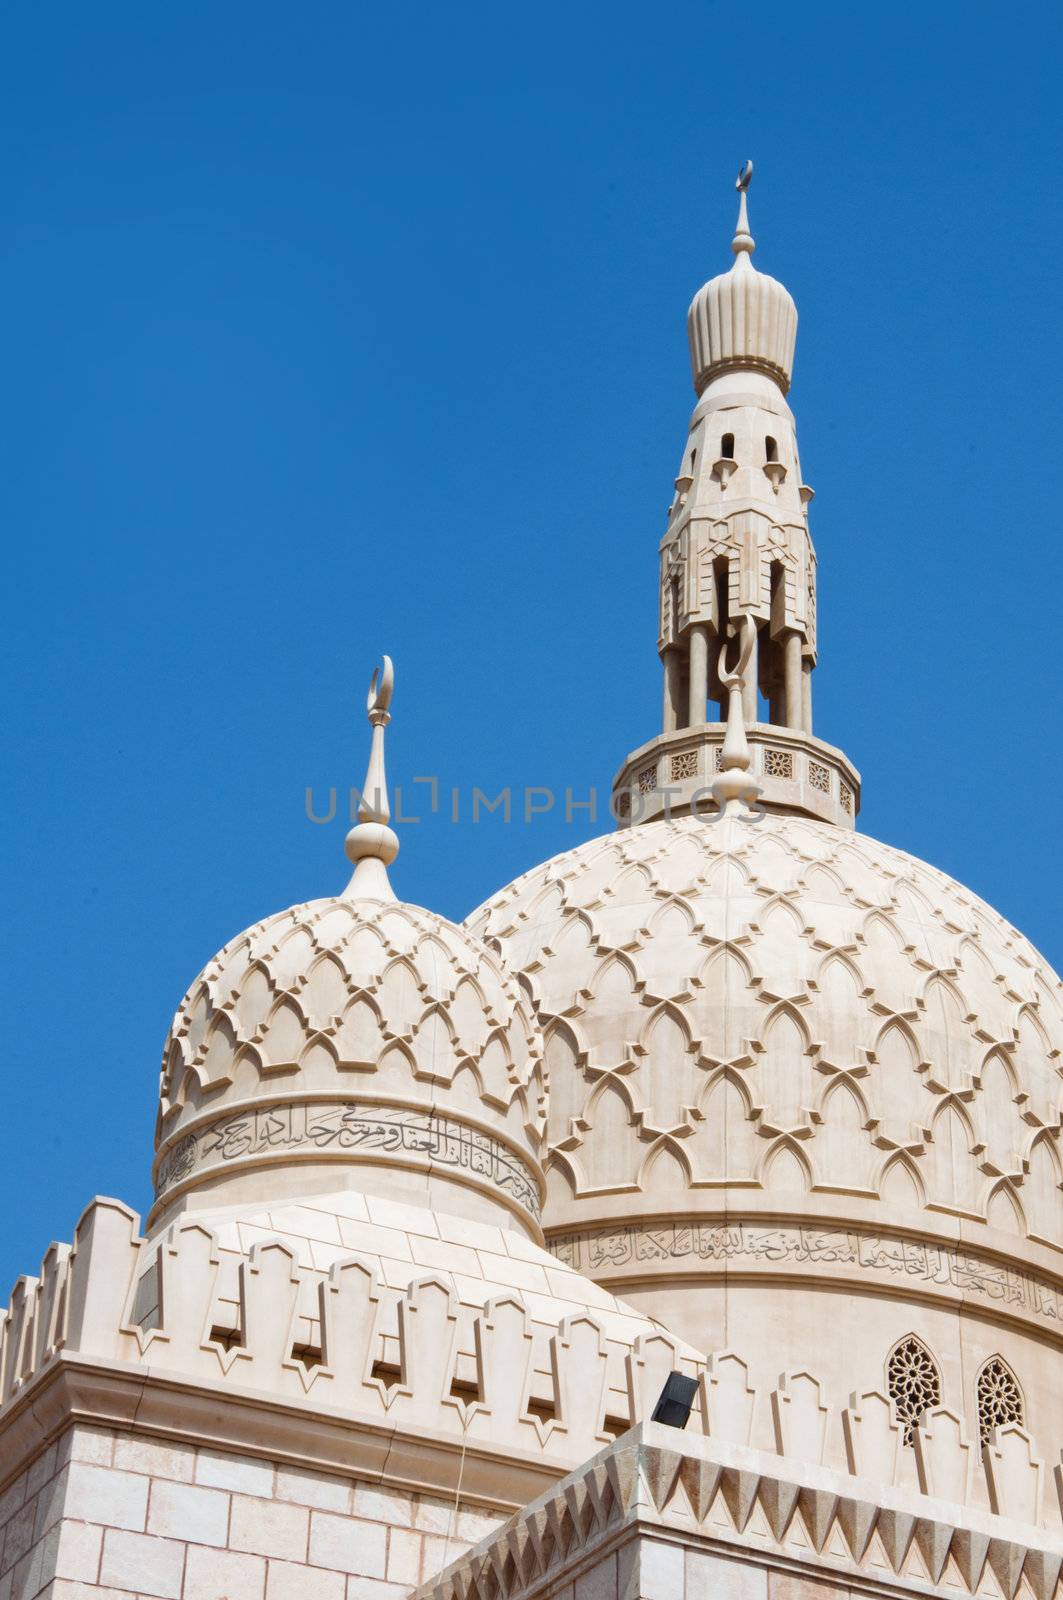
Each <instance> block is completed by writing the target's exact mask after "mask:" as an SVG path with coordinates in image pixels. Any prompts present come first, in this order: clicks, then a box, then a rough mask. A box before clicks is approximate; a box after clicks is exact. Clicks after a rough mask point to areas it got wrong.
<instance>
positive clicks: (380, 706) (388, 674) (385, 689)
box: [365, 656, 395, 719]
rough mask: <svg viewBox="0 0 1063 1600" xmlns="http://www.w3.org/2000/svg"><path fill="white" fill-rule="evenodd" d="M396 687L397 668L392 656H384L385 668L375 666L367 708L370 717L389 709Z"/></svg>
mask: <svg viewBox="0 0 1063 1600" xmlns="http://www.w3.org/2000/svg"><path fill="white" fill-rule="evenodd" d="M394 688H395V668H394V666H393V665H392V660H391V657H390V656H385V657H384V665H383V668H380V667H374V668H373V677H372V681H371V682H370V685H369V695H368V698H367V699H366V703H365V708H366V711H367V712H368V713H369V717H370V719H372V717H373V716H374V714H377V715H379V714H380V713H384V712H386V711H387V709H388V707H389V706H390V705H391V695H392V691H393V690H394Z"/></svg>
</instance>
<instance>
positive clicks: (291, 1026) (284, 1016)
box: [258, 994, 310, 1072]
mask: <svg viewBox="0 0 1063 1600" xmlns="http://www.w3.org/2000/svg"><path fill="white" fill-rule="evenodd" d="M309 1031H310V1030H309V1027H308V1024H307V1021H306V1018H305V1017H304V1016H303V1013H302V1009H301V1008H300V1006H299V1003H298V1001H297V1000H294V999H293V998H292V996H291V995H288V994H286V995H283V996H282V997H281V998H280V1000H278V1001H277V1003H276V1004H275V1005H274V1007H273V1010H272V1011H271V1012H270V1014H269V1017H268V1019H267V1021H266V1025H265V1027H264V1028H263V1029H262V1031H261V1033H260V1035H259V1038H258V1051H259V1055H260V1056H261V1057H262V1070H263V1072H278V1071H279V1072H283V1071H285V1070H287V1069H290V1068H292V1067H294V1066H295V1064H296V1062H297V1061H298V1059H299V1056H300V1054H301V1053H302V1049H303V1045H304V1044H305V1043H306V1037H307V1034H308V1032H309Z"/></svg>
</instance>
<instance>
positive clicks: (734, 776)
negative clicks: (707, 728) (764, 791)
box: [712, 616, 761, 815]
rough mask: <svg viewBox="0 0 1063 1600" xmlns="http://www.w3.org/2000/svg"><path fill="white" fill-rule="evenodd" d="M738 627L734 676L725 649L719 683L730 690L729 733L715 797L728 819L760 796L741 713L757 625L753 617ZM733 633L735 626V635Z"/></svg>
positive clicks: (732, 628) (714, 788) (721, 756)
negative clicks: (726, 662) (727, 666)
mask: <svg viewBox="0 0 1063 1600" xmlns="http://www.w3.org/2000/svg"><path fill="white" fill-rule="evenodd" d="M739 627H740V633H739V639H740V645H739V651H738V663H737V665H736V666H735V668H734V670H733V671H732V672H727V671H726V670H725V667H724V657H725V655H726V651H727V647H726V645H724V647H723V648H722V649H721V651H720V682H721V683H722V685H723V687H724V688H725V689H726V690H727V732H726V733H725V734H724V739H723V749H722V750H721V752H720V776H719V777H718V778H717V779H716V782H715V783H714V784H713V786H712V797H713V799H714V800H715V801H716V804H717V805H718V806H719V808H720V810H721V811H722V812H723V813H724V814H725V815H728V814H731V815H733V814H734V813H735V812H736V811H740V810H741V809H742V807H743V806H746V807H749V808H752V806H753V803H754V801H755V800H756V799H757V797H758V796H759V794H760V792H761V786H760V784H759V783H758V782H757V780H756V778H754V777H753V776H752V774H751V773H750V770H749V766H750V757H749V743H748V741H747V739H746V723H745V717H744V715H743V711H742V689H743V686H744V684H745V675H746V673H747V672H748V671H749V667H750V662H751V660H752V656H753V646H754V644H755V643H756V638H757V625H756V623H755V622H754V621H753V618H752V617H750V616H745V617H743V618H742V620H741V623H740V624H739ZM734 630H735V624H734V623H732V624H731V631H732V633H733V632H734Z"/></svg>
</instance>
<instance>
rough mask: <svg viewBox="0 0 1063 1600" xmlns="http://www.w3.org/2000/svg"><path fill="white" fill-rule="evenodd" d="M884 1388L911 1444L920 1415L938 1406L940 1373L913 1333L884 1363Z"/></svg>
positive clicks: (924, 1347) (907, 1442) (906, 1439)
mask: <svg viewBox="0 0 1063 1600" xmlns="http://www.w3.org/2000/svg"><path fill="white" fill-rule="evenodd" d="M886 1387H887V1391H888V1393H889V1397H890V1399H891V1400H892V1401H893V1404H894V1408H895V1410H896V1412H897V1419H898V1421H899V1422H900V1423H901V1424H902V1425H903V1427H904V1443H905V1444H911V1443H912V1440H913V1436H914V1434H915V1430H916V1428H917V1427H918V1425H919V1423H920V1422H921V1421H922V1420H923V1416H924V1414H925V1413H926V1412H927V1411H929V1410H930V1409H931V1408H932V1407H933V1406H937V1405H940V1404H941V1374H940V1373H939V1372H938V1369H937V1363H936V1362H935V1360H934V1358H933V1356H932V1355H931V1354H930V1351H929V1350H928V1349H927V1347H926V1345H925V1344H924V1343H923V1341H922V1340H921V1339H917V1338H916V1336H915V1334H914V1333H911V1334H909V1335H908V1337H907V1338H906V1339H902V1340H901V1341H900V1343H899V1344H897V1345H895V1346H894V1348H893V1349H892V1351H891V1352H890V1358H889V1361H888V1362H887V1363H886Z"/></svg>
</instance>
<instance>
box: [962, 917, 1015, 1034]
mask: <svg viewBox="0 0 1063 1600" xmlns="http://www.w3.org/2000/svg"><path fill="white" fill-rule="evenodd" d="M957 963H958V967H959V972H958V975H957V980H956V981H957V983H958V984H959V986H960V988H961V989H962V992H963V994H964V996H965V998H966V1001H967V1003H968V1004H969V1006H970V1007H971V1010H972V1011H973V1012H974V1021H973V1023H972V1027H973V1028H974V1031H975V1034H976V1036H977V1037H978V1038H979V1039H981V1040H982V1041H983V1042H984V1043H987V1044H1003V1043H1009V1044H1010V1042H1011V1040H1012V1039H1013V1037H1014V1028H1013V1026H1012V1020H1011V1012H1012V1007H1011V1005H1010V1004H1009V1002H1008V1001H1007V1000H1006V999H1005V997H1004V990H1003V986H1002V984H1001V982H1000V978H999V976H998V974H997V973H996V972H995V971H994V969H993V964H992V962H991V961H990V960H989V957H988V956H987V955H986V953H985V951H984V950H983V949H982V946H981V944H980V943H979V940H978V936H977V935H976V934H968V935H967V937H966V938H965V939H963V940H962V942H961V944H960V947H959V951H958V955H957Z"/></svg>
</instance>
